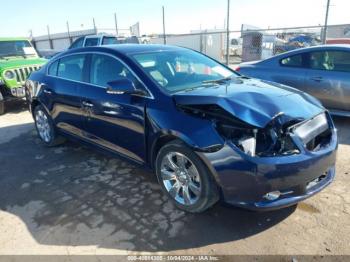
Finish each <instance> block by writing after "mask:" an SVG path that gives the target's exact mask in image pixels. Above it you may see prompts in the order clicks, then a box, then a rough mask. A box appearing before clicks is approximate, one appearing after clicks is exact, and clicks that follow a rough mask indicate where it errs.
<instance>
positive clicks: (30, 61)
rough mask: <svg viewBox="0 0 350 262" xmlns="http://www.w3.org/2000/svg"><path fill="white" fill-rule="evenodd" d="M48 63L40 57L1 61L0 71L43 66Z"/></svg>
mask: <svg viewBox="0 0 350 262" xmlns="http://www.w3.org/2000/svg"><path fill="white" fill-rule="evenodd" d="M46 62H47V60H46V59H43V58H39V57H31V58H23V57H16V58H9V59H0V70H4V69H12V68H18V67H25V66H30V65H42V64H45V63H46Z"/></svg>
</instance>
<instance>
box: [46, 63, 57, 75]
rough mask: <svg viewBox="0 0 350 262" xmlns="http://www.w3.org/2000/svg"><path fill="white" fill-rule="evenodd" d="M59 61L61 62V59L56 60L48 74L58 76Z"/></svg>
mask: <svg viewBox="0 0 350 262" xmlns="http://www.w3.org/2000/svg"><path fill="white" fill-rule="evenodd" d="M58 63H59V61H58V60H57V61H56V62H54V63H52V64H51V65H50V67H49V71H48V74H49V75H50V76H57V69H58Z"/></svg>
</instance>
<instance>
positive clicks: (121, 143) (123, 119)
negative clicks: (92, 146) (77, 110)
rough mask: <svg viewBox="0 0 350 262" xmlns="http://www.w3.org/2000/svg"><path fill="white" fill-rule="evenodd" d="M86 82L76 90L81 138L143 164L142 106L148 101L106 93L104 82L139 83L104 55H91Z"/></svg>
mask: <svg viewBox="0 0 350 262" xmlns="http://www.w3.org/2000/svg"><path fill="white" fill-rule="evenodd" d="M89 60H90V70H89V75H90V81H89V82H90V83H89V84H85V85H82V86H81V87H80V89H79V92H80V96H81V99H82V107H83V108H84V110H85V116H86V118H85V119H86V121H85V129H84V130H85V137H86V139H87V140H89V141H90V142H94V143H96V144H98V145H100V146H102V147H104V148H107V149H110V150H112V151H115V152H118V153H120V154H121V155H123V156H126V157H129V158H131V159H134V160H136V161H138V162H144V158H145V128H144V126H145V115H144V114H145V103H146V101H147V99H148V98H145V97H141V96H132V95H129V94H119V95H116V94H109V93H108V92H107V83H108V82H111V81H113V80H116V79H118V78H120V77H125V78H129V79H131V80H132V81H133V82H134V83H135V85H136V86H138V88H142V86H141V84H140V82H139V81H138V80H137V78H136V77H135V76H134V75H133V73H132V72H131V71H130V70H129V69H128V68H127V67H126V66H125V64H124V63H122V62H121V60H119V59H117V58H115V57H113V56H110V55H104V54H92V55H91V56H90V57H89Z"/></svg>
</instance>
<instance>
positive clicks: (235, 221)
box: [0, 103, 350, 255]
mask: <svg viewBox="0 0 350 262" xmlns="http://www.w3.org/2000/svg"><path fill="white" fill-rule="evenodd" d="M12 107H13V108H11V111H12V113H7V114H6V115H4V116H0V187H1V194H0V195H1V197H0V254H2V255H4V254H8V255H10V254H62V255H66V254H84V255H85V254H94V255H96V254H97V255H99V254H136V253H137V254H141V253H142V254H145V253H149V252H151V253H152V254H153V253H154V252H157V254H162V253H163V252H171V253H172V254H191V255H200V254H205V255H228V254H256V255H260V254H270V255H271V254H281V255H297V254H298V255H303V254H305V255H345V254H346V255H350V246H349V243H350V194H349V188H350V176H349V173H350V163H349V162H350V161H349V160H350V132H349V131H350V119H346V118H336V119H335V122H336V125H337V128H338V130H339V135H340V145H339V152H338V161H337V176H336V180H335V182H334V183H333V184H332V185H331V186H329V187H328V188H327V189H326V190H324V191H323V192H321V193H320V194H318V195H316V196H314V197H312V198H311V199H308V200H307V201H305V202H303V203H301V204H299V205H298V207H291V208H286V209H283V210H279V211H274V212H263V213H256V212H250V211H245V210H241V209H238V208H234V207H230V206H227V205H223V204H220V203H219V204H217V205H216V206H215V207H213V208H212V209H210V210H209V211H207V212H205V213H203V214H199V215H191V214H185V213H184V212H181V211H179V210H177V209H176V208H175V207H174V206H173V205H172V204H171V202H169V200H167V198H166V197H165V196H163V194H162V192H161V189H160V187H159V186H158V184H157V182H156V180H155V177H154V175H153V174H152V173H151V172H150V171H147V170H143V169H141V168H140V167H138V166H135V165H133V164H130V163H127V162H124V161H122V160H120V159H116V158H112V157H109V156H106V155H104V154H102V153H100V152H97V151H94V150H92V149H90V148H86V147H83V146H81V145H78V144H75V143H73V142H67V143H66V144H65V145H63V146H60V147H56V148H46V147H45V146H44V145H43V144H42V143H41V142H40V140H39V139H38V138H37V136H36V133H35V131H34V128H33V123H32V119H31V116H30V114H29V113H28V112H27V111H26V110H25V108H24V106H22V105H21V104H20V103H19V104H15V105H13V106H12Z"/></svg>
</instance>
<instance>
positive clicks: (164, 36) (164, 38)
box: [162, 6, 166, 45]
mask: <svg viewBox="0 0 350 262" xmlns="http://www.w3.org/2000/svg"><path fill="white" fill-rule="evenodd" d="M162 10H163V40H164V45H166V35H165V12H164V6H162Z"/></svg>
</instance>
